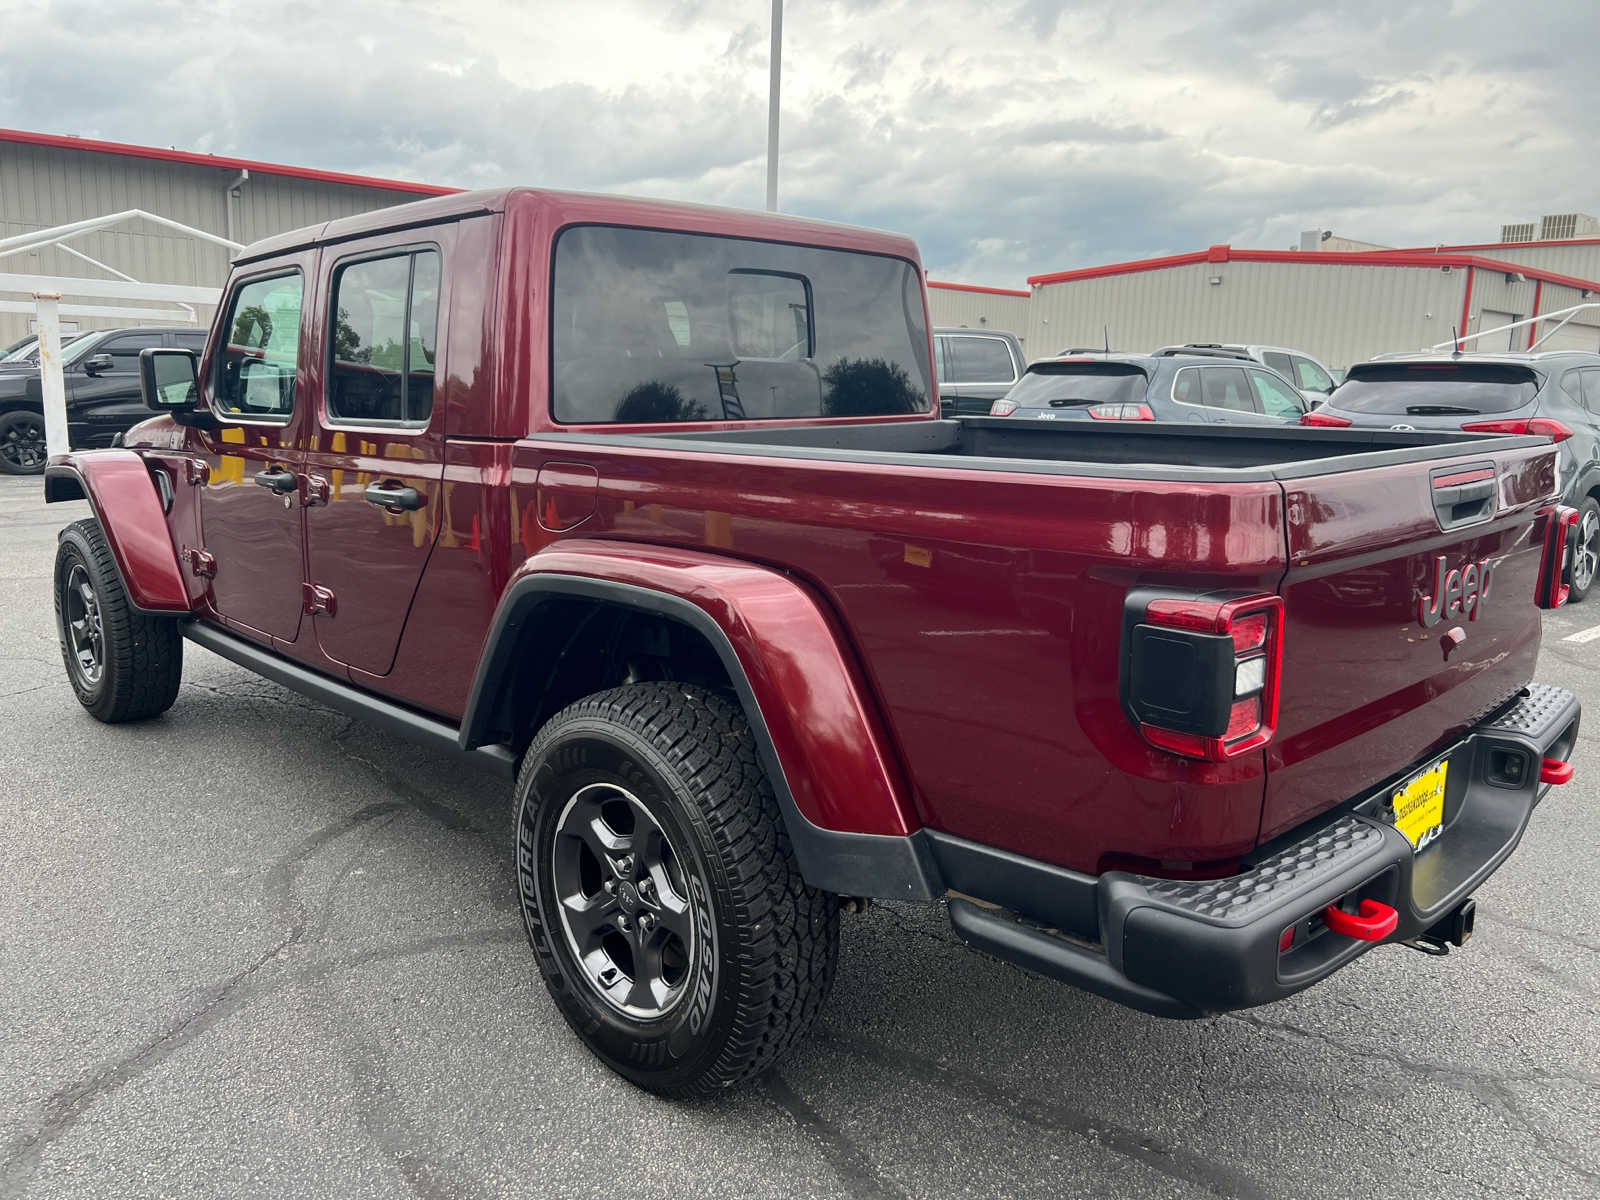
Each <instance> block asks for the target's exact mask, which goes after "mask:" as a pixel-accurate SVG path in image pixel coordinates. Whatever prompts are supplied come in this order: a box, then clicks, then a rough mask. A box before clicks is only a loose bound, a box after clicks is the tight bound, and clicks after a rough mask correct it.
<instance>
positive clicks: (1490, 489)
mask: <svg viewBox="0 0 1600 1200" xmlns="http://www.w3.org/2000/svg"><path fill="white" fill-rule="evenodd" d="M1495 475H1496V472H1495V468H1494V465H1493V464H1492V463H1484V464H1482V465H1481V466H1471V467H1445V468H1443V469H1442V470H1437V471H1433V472H1431V478H1432V483H1433V512H1434V515H1435V516H1436V517H1438V518H1439V528H1440V529H1455V528H1457V527H1458V526H1461V525H1472V524H1475V523H1476V522H1478V521H1487V520H1488V519H1489V518H1490V517H1492V516H1494V497H1495Z"/></svg>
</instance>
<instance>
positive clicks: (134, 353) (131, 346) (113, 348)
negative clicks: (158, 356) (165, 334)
mask: <svg viewBox="0 0 1600 1200" xmlns="http://www.w3.org/2000/svg"><path fill="white" fill-rule="evenodd" d="M159 345H161V335H160V334H159V333H124V334H121V335H120V336H118V337H114V338H107V339H106V340H105V341H104V342H101V343H100V348H99V350H97V351H96V353H98V354H109V355H111V362H112V366H111V369H112V370H113V371H114V372H116V373H117V374H118V375H137V374H138V373H139V351H141V350H145V349H148V348H149V347H151V346H159Z"/></svg>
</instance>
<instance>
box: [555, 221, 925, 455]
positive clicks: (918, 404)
mask: <svg viewBox="0 0 1600 1200" xmlns="http://www.w3.org/2000/svg"><path fill="white" fill-rule="evenodd" d="M551 320H552V329H551V368H552V369H551V379H552V394H551V411H552V413H553V414H554V416H555V418H556V420H558V421H561V422H565V423H568V424H600V423H612V422H625V423H655V422H665V421H729V420H734V421H737V420H756V419H761V418H790V419H795V418H804V417H858V416H889V415H894V414H901V413H916V412H926V411H928V407H929V398H930V396H931V395H932V393H933V381H932V375H931V372H930V370H929V362H928V329H927V324H926V320H925V316H924V310H923V302H922V287H921V281H920V280H919V279H918V277H917V272H916V269H915V268H914V267H912V265H911V264H910V263H908V262H905V261H904V260H902V259H897V258H888V257H884V256H881V255H873V254H859V253H850V252H847V251H841V250H822V249H816V248H813V247H807V246H789V245H783V244H780V243H774V242H757V241H750V240H746V239H743V238H721V237H712V236H708V235H704V234H690V233H670V232H666V231H662V230H649V229H625V228H619V227H616V226H609V225H581V226H576V227H574V228H571V229H567V230H565V231H564V232H563V233H562V234H561V236H560V238H559V239H558V240H557V242H556V251H555V282H554V287H553V289H552V300H551Z"/></svg>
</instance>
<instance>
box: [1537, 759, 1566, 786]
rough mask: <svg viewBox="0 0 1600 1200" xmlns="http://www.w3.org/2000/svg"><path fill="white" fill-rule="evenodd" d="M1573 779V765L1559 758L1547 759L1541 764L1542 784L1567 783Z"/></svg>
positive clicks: (1540, 780)
mask: <svg viewBox="0 0 1600 1200" xmlns="http://www.w3.org/2000/svg"><path fill="white" fill-rule="evenodd" d="M1571 778H1572V764H1571V763H1569V762H1562V761H1561V760H1560V759H1559V758H1547V759H1545V760H1544V761H1543V762H1542V763H1540V764H1539V782H1540V783H1565V782H1566V781H1567V780H1569V779H1571Z"/></svg>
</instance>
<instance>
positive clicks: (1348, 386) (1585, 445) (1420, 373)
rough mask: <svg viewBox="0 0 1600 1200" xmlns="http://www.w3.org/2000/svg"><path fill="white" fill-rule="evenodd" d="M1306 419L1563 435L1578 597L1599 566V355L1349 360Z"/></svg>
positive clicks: (1574, 593) (1565, 486)
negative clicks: (1575, 538) (1337, 382)
mask: <svg viewBox="0 0 1600 1200" xmlns="http://www.w3.org/2000/svg"><path fill="white" fill-rule="evenodd" d="M1302 423H1303V424H1306V425H1326V426H1335V427H1343V426H1347V425H1364V426H1376V427H1378V428H1382V429H1399V430H1410V429H1465V430H1469V431H1471V432H1474V433H1516V434H1526V433H1532V434H1544V435H1546V436H1548V437H1551V438H1554V439H1555V440H1556V441H1557V442H1560V443H1561V459H1560V462H1561V485H1562V487H1561V495H1562V500H1563V502H1564V503H1566V504H1568V505H1570V506H1571V507H1573V508H1575V509H1577V510H1578V549H1577V552H1576V554H1575V555H1574V556H1573V562H1572V597H1571V598H1572V599H1574V600H1581V599H1583V597H1584V596H1586V595H1588V594H1589V589H1590V588H1591V587H1593V586H1594V581H1595V575H1596V573H1597V571H1596V568H1597V567H1600V354H1587V353H1583V352H1581V351H1573V350H1552V351H1537V352H1535V353H1532V354H1515V353H1507V354H1450V353H1448V352H1435V353H1424V354H1386V355H1384V356H1382V357H1381V358H1375V359H1373V360H1372V361H1371V362H1364V363H1357V364H1356V365H1355V366H1353V367H1351V368H1350V371H1349V373H1348V374H1347V375H1346V376H1345V381H1344V383H1342V384H1340V385H1339V387H1338V388H1337V389H1336V390H1335V391H1334V393H1333V395H1331V396H1329V397H1328V402H1327V403H1326V404H1324V405H1323V406H1322V407H1321V408H1319V409H1317V411H1316V412H1313V413H1310V414H1308V415H1307V416H1306V417H1305V418H1304V420H1303V421H1302Z"/></svg>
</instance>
